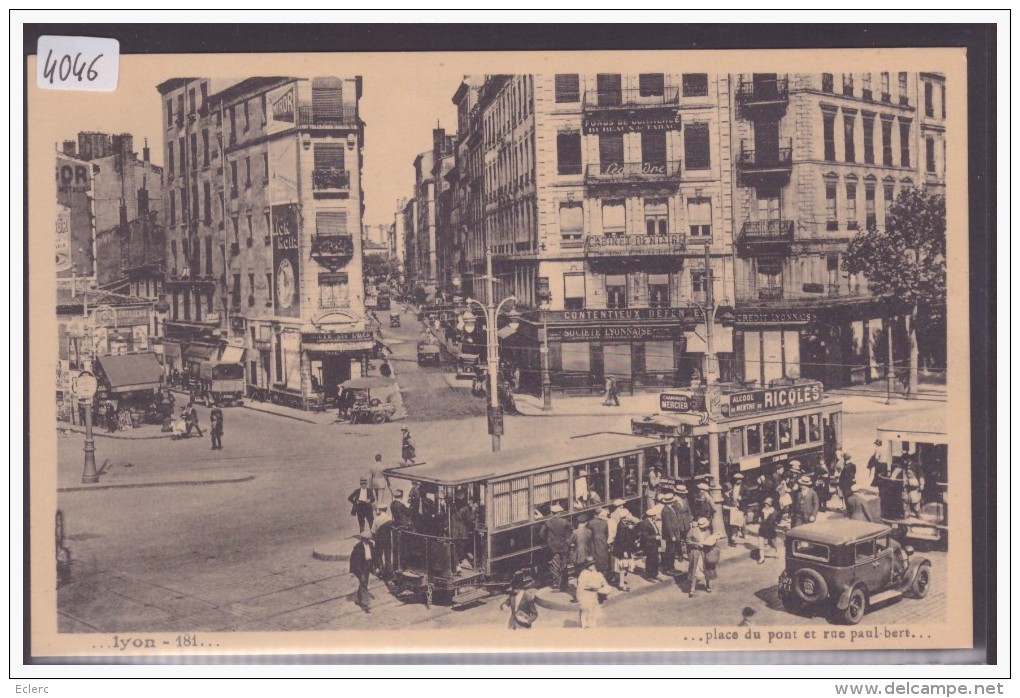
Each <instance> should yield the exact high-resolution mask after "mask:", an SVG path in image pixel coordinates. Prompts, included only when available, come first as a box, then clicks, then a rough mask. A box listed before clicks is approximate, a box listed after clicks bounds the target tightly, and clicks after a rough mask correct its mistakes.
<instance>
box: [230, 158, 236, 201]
mask: <svg viewBox="0 0 1020 698" xmlns="http://www.w3.org/2000/svg"><path fill="white" fill-rule="evenodd" d="M230 196H231V197H236V196H237V160H231V161H230Z"/></svg>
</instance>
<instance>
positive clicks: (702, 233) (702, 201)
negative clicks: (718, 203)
mask: <svg viewBox="0 0 1020 698" xmlns="http://www.w3.org/2000/svg"><path fill="white" fill-rule="evenodd" d="M687 223H688V225H690V230H691V236H692V237H711V236H712V200H711V199H707V198H703V197H698V198H695V199H688V200H687Z"/></svg>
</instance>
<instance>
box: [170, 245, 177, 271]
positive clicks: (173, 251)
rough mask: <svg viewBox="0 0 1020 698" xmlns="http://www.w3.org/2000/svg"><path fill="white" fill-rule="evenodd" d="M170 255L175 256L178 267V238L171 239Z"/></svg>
mask: <svg viewBox="0 0 1020 698" xmlns="http://www.w3.org/2000/svg"><path fill="white" fill-rule="evenodd" d="M170 256H171V257H173V260H174V268H176V267H177V241H176V240H171V241H170Z"/></svg>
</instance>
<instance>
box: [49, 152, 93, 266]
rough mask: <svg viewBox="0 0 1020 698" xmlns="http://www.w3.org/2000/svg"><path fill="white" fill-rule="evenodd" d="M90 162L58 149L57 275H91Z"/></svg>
mask: <svg viewBox="0 0 1020 698" xmlns="http://www.w3.org/2000/svg"><path fill="white" fill-rule="evenodd" d="M89 169H90V166H89V163H87V162H82V161H81V160H76V159H74V158H71V157H68V156H66V155H63V154H61V153H57V163H56V188H57V219H56V221H55V223H56V229H55V233H56V240H55V245H56V265H57V276H58V278H68V277H70V276H71V275H72V274H74V275H77V276H92V275H93V274H94V273H95V270H94V268H93V264H92V238H93V231H92V215H91V213H92V211H91V201H90V197H91V195H92V175H91V172H90V171H89Z"/></svg>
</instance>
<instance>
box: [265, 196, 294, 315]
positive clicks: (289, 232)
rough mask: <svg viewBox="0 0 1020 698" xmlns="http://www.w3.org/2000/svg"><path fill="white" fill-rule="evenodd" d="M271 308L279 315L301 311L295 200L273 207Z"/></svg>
mask: <svg viewBox="0 0 1020 698" xmlns="http://www.w3.org/2000/svg"><path fill="white" fill-rule="evenodd" d="M271 214H272V221H273V308H274V310H275V313H276V315H278V316H282V317H300V315H301V296H300V288H301V283H300V281H301V255H300V254H299V253H298V210H297V204H282V205H280V206H273V207H272V212H271Z"/></svg>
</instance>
